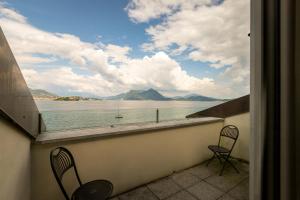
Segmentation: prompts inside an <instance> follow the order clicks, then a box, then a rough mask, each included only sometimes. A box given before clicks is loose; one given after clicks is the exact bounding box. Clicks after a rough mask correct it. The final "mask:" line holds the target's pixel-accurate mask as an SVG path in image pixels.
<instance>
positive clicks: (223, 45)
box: [127, 0, 250, 93]
mask: <svg viewBox="0 0 300 200" xmlns="http://www.w3.org/2000/svg"><path fill="white" fill-rule="evenodd" d="M148 2H149V1H147V0H131V1H130V3H129V6H128V7H127V12H128V16H129V17H130V18H131V19H132V20H133V21H135V22H147V21H149V20H151V19H155V18H159V17H162V20H160V22H159V23H158V24H156V25H150V26H149V27H148V28H147V29H146V32H147V34H148V35H149V36H150V42H148V43H145V44H143V45H142V48H143V49H144V50H145V51H151V52H152V51H157V50H164V51H167V52H168V53H169V54H171V55H178V54H180V55H182V54H183V53H186V54H187V55H186V56H187V57H188V58H189V59H191V60H193V61H201V62H208V63H209V65H210V66H211V67H213V68H224V67H229V68H228V69H226V70H225V72H224V73H223V74H221V75H220V77H221V78H222V80H220V81H223V79H224V80H225V79H226V77H225V75H227V76H228V78H227V79H226V81H223V82H225V83H226V84H227V85H228V87H236V84H235V83H236V82H235V81H231V77H232V76H231V74H234V75H235V76H236V77H239V78H238V79H239V80H241V82H243V84H241V85H243V86H241V87H243V89H241V88H239V89H238V90H240V91H243V92H242V93H248V92H249V90H248V88H249V87H248V86H249V79H248V78H247V77H246V76H248V75H249V65H250V63H249V55H250V51H249V49H250V41H249V38H248V37H247V34H248V33H249V31H250V0H239V1H236V0H225V1H218V0H213V1H193V0H191V1H188V0H185V1H180V0H179V1H168V0H157V1H151V3H150V4H148ZM152 11H154V12H152ZM151 13H152V14H151ZM229 72H231V73H229ZM245 74H246V76H245ZM234 80H235V79H234ZM244 86H246V87H244ZM234 90H236V89H234Z"/></svg>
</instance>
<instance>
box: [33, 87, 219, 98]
mask: <svg viewBox="0 0 300 200" xmlns="http://www.w3.org/2000/svg"><path fill="white" fill-rule="evenodd" d="M30 90H31V94H32V96H33V97H34V98H40V99H54V100H57V101H73V100H76V101H79V100H100V99H106V100H153V101H172V100H175V101H223V100H224V99H216V98H212V97H207V96H202V95H198V94H189V95H186V96H176V97H166V96H164V95H162V94H160V93H159V92H158V91H156V90H154V89H152V88H151V89H148V90H130V91H128V92H125V93H121V94H118V95H115V96H109V97H103V98H85V97H79V96H71V97H60V96H58V95H56V94H54V93H51V92H48V91H46V90H42V89H30Z"/></svg>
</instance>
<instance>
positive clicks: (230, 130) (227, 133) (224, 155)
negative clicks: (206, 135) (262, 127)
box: [206, 125, 240, 176]
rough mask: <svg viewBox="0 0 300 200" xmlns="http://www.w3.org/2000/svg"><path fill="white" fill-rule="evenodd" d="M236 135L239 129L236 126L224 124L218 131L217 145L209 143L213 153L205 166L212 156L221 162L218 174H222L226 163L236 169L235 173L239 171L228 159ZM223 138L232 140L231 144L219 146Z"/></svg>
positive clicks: (236, 137) (237, 135)
mask: <svg viewBox="0 0 300 200" xmlns="http://www.w3.org/2000/svg"><path fill="white" fill-rule="evenodd" d="M238 137H239V129H238V128H237V127H236V126H234V125H227V126H224V127H223V128H222V130H221V132H220V137H219V142H218V145H209V146H208V149H209V150H211V151H212V152H213V153H214V155H213V156H212V158H211V159H209V160H208V162H207V164H206V166H208V165H209V163H210V162H211V161H212V160H213V159H214V158H217V159H218V160H219V161H220V163H221V164H223V166H222V169H221V172H220V176H222V174H223V171H224V169H225V166H226V163H229V164H230V165H231V166H232V167H233V168H234V169H235V170H236V172H237V173H240V172H239V170H238V169H237V168H236V167H235V166H234V165H233V164H232V162H230V160H229V158H230V155H231V152H232V150H233V147H234V145H235V143H236V141H237V139H238ZM223 138H228V139H230V140H232V144H231V147H230V148H225V147H223V146H221V142H222V139H223Z"/></svg>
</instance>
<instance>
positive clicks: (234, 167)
mask: <svg viewBox="0 0 300 200" xmlns="http://www.w3.org/2000/svg"><path fill="white" fill-rule="evenodd" d="M227 162H228V163H229V164H230V165H231V166H232V167H233V169H235V171H236V172H237V173H238V174H239V173H240V171H239V170H238V169H237V168H236V166H234V164H232V162H230V160H228V161H227Z"/></svg>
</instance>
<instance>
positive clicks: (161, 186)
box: [112, 160, 249, 200]
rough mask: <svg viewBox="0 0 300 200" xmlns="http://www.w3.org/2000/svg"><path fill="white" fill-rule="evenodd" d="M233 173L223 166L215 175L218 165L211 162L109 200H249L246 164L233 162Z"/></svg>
mask: <svg viewBox="0 0 300 200" xmlns="http://www.w3.org/2000/svg"><path fill="white" fill-rule="evenodd" d="M234 164H235V166H236V167H237V168H238V169H239V170H240V173H239V174H237V173H236V172H235V171H234V170H233V169H232V168H231V167H230V166H227V168H226V170H225V171H224V173H223V176H219V172H220V168H221V166H220V163H219V162H218V161H217V160H215V161H214V162H212V163H211V164H210V165H209V166H208V167H206V166H205V163H204V164H201V165H198V166H195V167H193V168H190V169H186V170H184V171H181V172H178V173H175V174H173V175H171V176H169V177H165V178H162V179H160V180H157V181H155V182H152V183H149V184H147V185H143V186H141V187H138V188H136V189H134V190H131V191H129V192H126V193H123V194H121V195H119V196H117V197H114V198H113V199H112V200H162V199H163V200H216V199H218V200H246V199H249V197H248V196H249V191H248V187H249V176H248V164H245V163H241V162H237V161H235V162H234Z"/></svg>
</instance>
